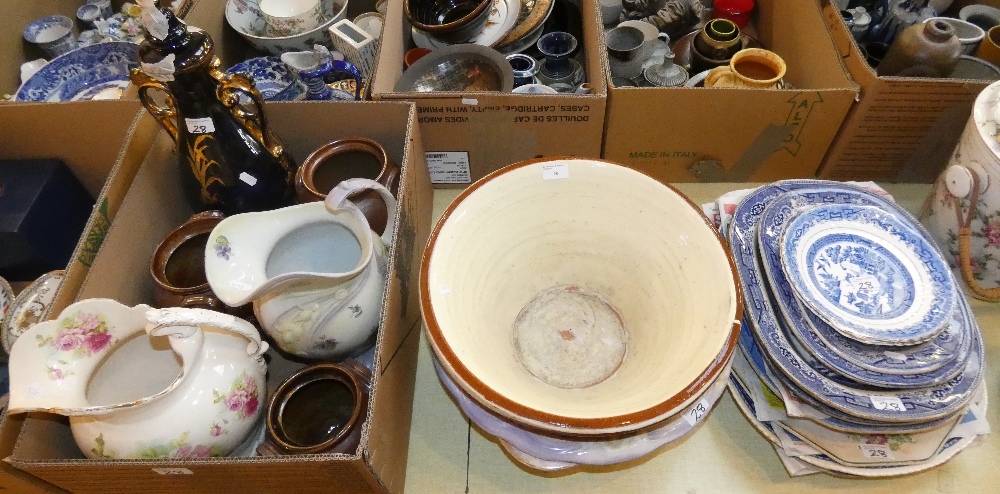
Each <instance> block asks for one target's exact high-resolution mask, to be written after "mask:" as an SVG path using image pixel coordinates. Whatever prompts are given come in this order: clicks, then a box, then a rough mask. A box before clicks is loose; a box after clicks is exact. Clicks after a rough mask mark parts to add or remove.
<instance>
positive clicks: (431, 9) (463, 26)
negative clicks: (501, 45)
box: [403, 0, 493, 44]
mask: <svg viewBox="0 0 1000 494" xmlns="http://www.w3.org/2000/svg"><path fill="white" fill-rule="evenodd" d="M491 5H493V0H406V2H405V3H404V4H403V13H404V14H405V15H406V18H407V19H408V20H409V21H410V24H411V25H413V27H414V28H416V30H417V31H422V32H424V33H426V34H427V35H428V36H430V37H432V38H434V39H436V40H438V41H440V42H442V43H448V44H456V43H461V42H463V41H468V40H469V39H470V38H472V37H473V36H475V35H476V34H478V33H479V32H480V31H482V30H483V27H484V26H485V25H486V21H487V20H488V19H489V17H490V10H491V9H490V6H491Z"/></svg>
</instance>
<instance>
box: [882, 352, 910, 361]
mask: <svg viewBox="0 0 1000 494" xmlns="http://www.w3.org/2000/svg"><path fill="white" fill-rule="evenodd" d="M882 353H884V354H885V356H886V357H889V358H891V359H893V360H895V361H897V362H906V355H903V354H902V353H896V352H891V351H889V350H886V351H885V352H882Z"/></svg>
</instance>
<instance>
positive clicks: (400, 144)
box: [8, 102, 432, 493]
mask: <svg viewBox="0 0 1000 494" xmlns="http://www.w3.org/2000/svg"><path fill="white" fill-rule="evenodd" d="M266 111H267V116H268V120H269V124H270V125H271V127H272V129H273V130H274V131H275V132H276V133H277V134H278V135H279V136H281V137H282V139H283V141H284V144H285V145H286V147H287V148H288V149H289V150H290V152H291V153H292V155H293V157H294V158H295V159H296V160H297V161H298V162H302V160H304V159H305V157H306V156H307V155H308V154H309V153H310V152H311V151H312V150H314V149H316V148H318V147H319V146H320V145H322V144H325V143H326V142H328V141H331V140H335V139H342V138H346V137H354V136H365V137H369V138H371V139H374V140H375V141H377V142H379V143H381V144H382V145H383V146H384V147H385V148H386V150H387V151H388V154H389V155H390V157H391V158H392V159H393V160H394V161H395V162H397V163H400V164H401V175H400V177H401V179H400V187H399V209H398V210H397V213H398V214H399V221H398V223H397V225H398V226H397V229H396V231H395V235H394V237H393V242H392V250H391V253H390V257H391V264H390V268H389V275H388V279H389V283H388V288H387V291H386V296H385V300H384V303H383V307H382V311H381V320H380V325H379V333H378V340H377V343H376V345H377V346H376V355H377V356H376V360H375V372H374V374H375V376H374V378H373V379H374V380H373V388H372V393H371V402H370V407H369V415H368V418H367V421H366V423H365V425H364V429H363V433H362V434H363V436H362V440H361V445H360V446H359V448H358V450H357V451H355V452H354V453H353V454H336V455H310V456H301V457H281V458H268V457H253V458H231V459H200V460H199V459H159V460H143V461H131V460H89V459H85V458H84V457H83V454H82V453H81V452H80V451H79V449H78V448H77V446H76V444H75V442H74V440H73V437H72V434H71V432H70V429H69V425H68V423H67V422H66V421H65V420H64V419H63V418H62V417H57V416H53V415H47V414H30V415H29V416H28V418H27V419H25V420H24V424H23V427H22V430H21V434H20V436H19V437H18V440H17V443H16V444H15V445H14V450H13V453H12V455H11V457H10V458H9V460H8V461H9V463H10V464H12V465H13V466H15V467H16V468H19V469H21V470H23V471H26V472H28V473H31V474H32V475H35V476H37V477H39V478H41V479H44V480H46V481H48V482H50V483H52V484H54V485H56V486H59V487H61V488H64V489H67V490H70V491H72V492H79V493H85V492H95V493H98V492H100V493H105V492H134V491H135V490H136V489H137V486H141V488H142V491H143V492H171V493H177V492H281V493H306V492H324V493H331V492H332V493H337V492H391V493H398V492H402V490H403V485H404V476H405V473H406V454H407V449H408V448H407V443H408V441H409V426H410V411H411V407H412V399H413V385H414V370H415V366H416V350H417V341H418V340H419V333H420V326H419V320H420V313H419V308H418V304H417V273H418V270H417V269H416V267H417V266H418V265H419V263H420V256H421V254H422V252H423V247H424V243H425V242H426V239H427V236H428V234H429V232H430V212H431V196H432V189H431V186H430V182H429V180H428V174H427V169H426V164H425V162H424V158H423V150H422V148H421V146H420V139H419V136H418V134H419V129H418V127H417V125H416V113H415V110H414V108H413V106H412V105H409V104H403V103H382V102H379V103H374V102H368V103H365V102H350V103H340V102H300V103H270V104H268V105H266ZM142 120H144V121H146V120H148V121H149V122H151V123H153V125H155V123H154V122H153V119H152V117H149V116H148V115H143V116H142ZM173 147H174V145H173V142H172V141H171V140H170V138H169V137H168V136H167V135H166V133H164V132H160V133H159V134H158V136H157V138H156V140H155V141H154V142H153V144H152V146H151V147H149V148H148V150H149V151H148V153H147V154H146V155H145V159H144V161H142V162H141V166H140V167H139V169H138V172H137V173H136V174H135V180H134V181H133V182H132V184H131V186H130V187H129V186H128V185H127V184H126V185H123V186H122V187H121V189H120V190H115V191H114V192H115V193H117V194H119V195H121V196H124V201H123V202H122V206H121V208H120V210H119V215H118V216H117V217H115V218H114V221H113V222H112V223H111V226H110V229H109V230H108V232H107V237H106V240H105V243H104V248H103V249H102V251H101V253H100V254H99V255H98V256H97V257H96V258H95V259H94V263H93V268H92V270H91V272H90V274H89V276H88V277H87V279H86V281H85V282H84V285H83V287H82V289H81V291H80V295H79V298H81V299H84V298H95V297H107V298H112V299H116V300H118V301H120V302H122V303H124V304H128V305H135V304H138V303H149V302H151V300H152V291H153V280H152V278H151V277H150V274H149V258H150V254H151V252H153V250H154V249H155V247H156V245H157V244H158V243H159V242H160V240H162V239H163V238H164V237H165V236H166V234H167V233H168V232H169V231H170V230H172V229H173V228H175V227H176V226H177V225H180V224H181V223H183V222H184V220H185V219H187V217H188V216H190V215H191V214H192V211H191V209H190V208H189V206H188V205H187V203H186V201H184V199H183V194H182V191H181V187H180V183H179V182H180V177H179V176H178V174H177V170H176V165H177V164H176V160H177V156H176V154H175V153H174V149H173ZM63 307H65V305H62V306H59V307H55V308H54V309H53V310H55V311H60V310H61V309H62V308H63ZM301 367H302V364H300V363H295V362H291V361H288V360H285V359H283V358H281V357H279V356H278V355H277V354H274V353H273V352H272V356H271V358H270V365H269V375H268V389H269V391H272V392H273V390H274V388H275V387H276V386H277V385H278V384H279V383H280V382H281V381H282V380H284V379H285V378H286V377H288V376H289V375H291V374H292V373H293V372H294V371H296V370H297V369H299V368H301Z"/></svg>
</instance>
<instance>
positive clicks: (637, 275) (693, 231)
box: [420, 158, 742, 436]
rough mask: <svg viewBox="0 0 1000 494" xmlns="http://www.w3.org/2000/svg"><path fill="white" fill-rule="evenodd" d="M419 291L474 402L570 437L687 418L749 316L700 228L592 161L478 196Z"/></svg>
mask: <svg viewBox="0 0 1000 494" xmlns="http://www.w3.org/2000/svg"><path fill="white" fill-rule="evenodd" d="M420 288H421V308H422V311H423V316H424V321H425V323H426V326H427V328H428V336H429V341H430V342H431V347H432V349H433V350H434V352H435V355H436V356H437V357H438V360H439V361H440V362H441V365H442V368H443V369H444V370H445V372H447V373H448V374H449V376H450V377H451V378H452V379H453V380H454V381H455V382H456V383H457V384H458V385H459V386H461V387H462V389H463V391H464V392H466V393H468V394H469V396H471V397H472V398H473V399H475V400H476V401H477V402H478V403H479V404H480V405H482V406H483V407H484V408H486V409H488V410H491V411H492V412H494V413H496V414H498V415H500V416H501V417H504V418H505V419H509V420H511V421H512V422H514V423H516V424H518V425H519V426H522V427H526V428H529V429H534V430H541V431H548V432H554V433H557V434H563V435H589V436H593V435H610V434H620V433H625V432H629V431H636V430H639V429H642V428H645V427H648V426H650V425H653V424H656V423H658V422H661V421H663V420H665V419H666V418H668V417H670V416H671V415H673V414H676V413H677V412H679V411H680V410H682V409H683V408H682V407H684V406H686V405H687V404H690V403H691V402H692V401H693V400H695V399H696V398H697V396H698V395H699V394H701V392H702V391H703V390H704V388H705V386H707V385H709V384H710V383H711V382H713V381H714V380H715V378H716V377H718V376H719V375H720V374H721V372H722V371H723V369H724V367H725V364H726V362H727V361H728V358H729V355H730V354H731V353H732V350H733V348H735V344H736V337H737V335H738V332H739V323H738V321H739V319H740V317H741V314H742V296H741V293H740V291H739V290H738V288H737V283H736V275H735V272H734V269H733V262H732V257H731V255H730V254H729V251H728V250H727V248H726V247H725V245H724V244H723V242H722V239H721V238H720V237H719V235H718V234H717V232H716V231H715V229H714V227H713V226H712V225H711V223H710V222H709V221H708V220H707V219H706V218H705V217H704V216H703V215H702V214H701V212H700V211H699V210H698V209H697V208H696V207H695V206H694V205H693V204H692V203H691V202H690V201H689V200H688V199H687V198H686V197H684V196H683V195H681V194H680V193H678V192H677V191H676V190H674V189H673V188H671V187H670V186H668V185H665V184H663V183H660V182H658V181H656V180H654V179H652V178H650V177H647V176H646V175H643V174H641V173H639V172H636V171H634V170H630V169H628V168H625V167H622V166H619V165H616V164H613V163H610V162H606V161H598V160H587V159H570V158H567V159H544V160H532V161H525V162H521V163H517V164H514V165H511V166H508V167H506V168H504V169H501V170H499V171H497V172H494V173H492V174H490V175H488V176H486V177H485V178H483V179H482V180H480V181H478V182H476V183H475V184H473V185H472V186H471V187H469V188H468V189H466V190H465V191H464V192H463V193H462V194H460V195H459V196H458V198H457V199H456V200H455V202H453V203H452V204H451V205H450V206H449V208H448V209H447V210H446V211H445V213H444V215H443V216H442V219H441V220H440V221H439V222H438V224H437V226H436V227H435V229H434V231H433V232H432V234H431V237H430V240H429V242H428V247H427V249H426V250H425V253H424V259H423V263H422V265H421V279H420ZM720 356H722V358H720Z"/></svg>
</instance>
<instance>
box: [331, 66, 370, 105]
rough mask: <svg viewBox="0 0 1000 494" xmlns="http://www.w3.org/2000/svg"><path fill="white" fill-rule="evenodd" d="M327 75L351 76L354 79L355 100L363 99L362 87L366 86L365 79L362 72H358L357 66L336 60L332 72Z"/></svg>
mask: <svg viewBox="0 0 1000 494" xmlns="http://www.w3.org/2000/svg"><path fill="white" fill-rule="evenodd" d="M327 74H334V75H348V76H351V78H352V79H354V99H355V100H360V99H361V86H362V85H363V84H364V77H362V75H361V71H360V70H358V67H357V66H355V65H354V64H352V63H351V62H347V61H344V60H334V61H333V63H332V67H331V68H330V72H328V73H327ZM328 77H329V75H328ZM327 80H329V79H327Z"/></svg>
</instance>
